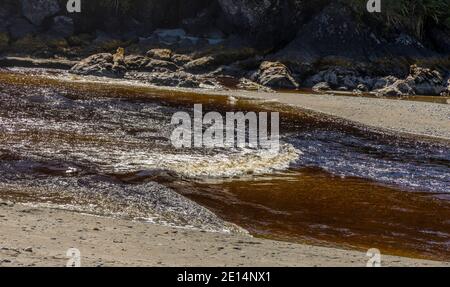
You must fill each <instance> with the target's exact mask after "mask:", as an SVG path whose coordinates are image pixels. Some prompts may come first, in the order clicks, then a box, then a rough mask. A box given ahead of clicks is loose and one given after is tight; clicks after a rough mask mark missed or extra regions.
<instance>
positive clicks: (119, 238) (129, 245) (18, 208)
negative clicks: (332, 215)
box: [0, 202, 450, 267]
mask: <svg viewBox="0 0 450 287" xmlns="http://www.w3.org/2000/svg"><path fill="white" fill-rule="evenodd" d="M0 221H1V229H2V232H1V234H0V266H3V267H8V266H56V267H58V266H59V267H64V266H66V263H67V261H68V257H66V251H67V250H68V249H69V248H77V249H79V250H80V252H81V264H82V266H85V267H88V266H91V267H107V266H159V267H161V266H181V267H183V266H202V267H203V266H229V267H233V266H258V267H264V266H306V267H314V266H342V267H345V266H354V267H364V266H366V263H367V261H368V259H369V257H367V256H366V253H365V252H358V251H348V250H340V249H335V248H325V247H315V246H309V245H299V244H292V243H285V242H277V241H270V240H262V239H257V238H252V237H250V236H247V235H235V234H224V233H209V232H201V231H195V230H188V229H180V228H170V227H164V226H159V225H153V224H147V223H142V222H133V221H128V220H122V219H115V218H105V217H94V216H90V215H84V214H80V213H75V212H69V211H63V210H56V209H47V208H36V207H32V206H27V205H20V204H13V203H8V202H0ZM381 264H382V266H424V267H431V266H450V264H449V263H445V262H434V261H426V260H418V259H409V258H402V257H395V256H384V255H382V257H381Z"/></svg>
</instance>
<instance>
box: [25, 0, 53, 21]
mask: <svg viewBox="0 0 450 287" xmlns="http://www.w3.org/2000/svg"><path fill="white" fill-rule="evenodd" d="M20 2H21V4H22V14H23V15H24V16H25V17H26V18H27V19H28V20H29V21H30V22H31V23H33V24H34V25H36V26H40V25H41V24H42V22H43V21H44V19H45V18H47V17H50V16H53V15H55V14H56V13H58V12H59V11H60V7H59V4H58V1H57V0H21V1H20Z"/></svg>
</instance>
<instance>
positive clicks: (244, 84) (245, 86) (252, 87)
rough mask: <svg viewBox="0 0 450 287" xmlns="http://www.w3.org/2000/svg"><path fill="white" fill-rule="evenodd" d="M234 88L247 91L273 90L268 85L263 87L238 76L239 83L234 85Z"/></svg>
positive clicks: (271, 91)
mask: <svg viewBox="0 0 450 287" xmlns="http://www.w3.org/2000/svg"><path fill="white" fill-rule="evenodd" d="M236 88H238V89H242V90H248V91H258V92H270V93H273V92H275V91H274V90H272V89H271V88H269V87H265V86H263V85H260V84H258V83H255V82H253V81H251V80H249V79H246V78H240V79H239V83H238V84H237V85H236Z"/></svg>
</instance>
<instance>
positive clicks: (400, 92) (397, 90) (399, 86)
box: [376, 80, 415, 97]
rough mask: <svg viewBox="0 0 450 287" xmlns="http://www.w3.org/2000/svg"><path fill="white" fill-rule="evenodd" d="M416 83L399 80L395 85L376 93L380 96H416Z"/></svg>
mask: <svg viewBox="0 0 450 287" xmlns="http://www.w3.org/2000/svg"><path fill="white" fill-rule="evenodd" d="M413 85H414V83H412V82H411V81H408V80H397V81H395V82H394V83H393V84H391V85H389V86H386V87H384V88H382V89H379V90H377V91H376V93H377V94H378V95H379V96H385V97H400V96H410V95H414V94H415V92H414V88H413Z"/></svg>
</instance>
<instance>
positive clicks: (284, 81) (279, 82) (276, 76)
mask: <svg viewBox="0 0 450 287" xmlns="http://www.w3.org/2000/svg"><path fill="white" fill-rule="evenodd" d="M252 80H254V81H255V82H257V83H259V84H261V85H263V86H266V87H271V88H282V89H283V88H284V89H296V88H298V87H299V85H298V83H297V82H296V81H295V79H294V78H293V77H292V75H291V72H290V71H289V69H288V68H287V67H286V66H285V65H283V64H282V63H280V62H268V61H265V62H262V63H261V65H260V67H259V70H258V71H257V72H256V73H255V74H254V75H253V77H252Z"/></svg>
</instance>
